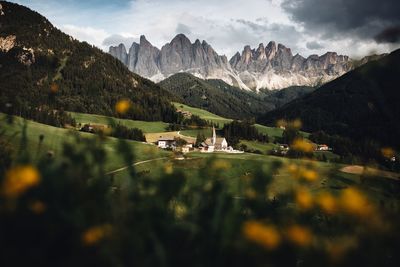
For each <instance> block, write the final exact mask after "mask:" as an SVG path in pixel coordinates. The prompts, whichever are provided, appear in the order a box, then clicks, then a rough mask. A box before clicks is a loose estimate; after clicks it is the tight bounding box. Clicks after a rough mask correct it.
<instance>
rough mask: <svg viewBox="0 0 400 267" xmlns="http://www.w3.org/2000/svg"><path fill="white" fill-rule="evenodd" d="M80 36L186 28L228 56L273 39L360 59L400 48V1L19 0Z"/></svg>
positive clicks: (104, 44)
mask: <svg viewBox="0 0 400 267" xmlns="http://www.w3.org/2000/svg"><path fill="white" fill-rule="evenodd" d="M11 2H15V3H19V4H22V5H25V6H28V7H29V8H31V9H33V10H35V11H38V12H39V13H41V14H42V15H44V16H45V17H46V18H48V19H49V20H50V21H51V22H52V23H53V24H54V25H55V26H56V27H58V28H59V29H61V30H63V31H64V32H66V33H68V34H69V35H71V36H73V37H75V38H76V39H78V40H81V41H86V42H88V43H90V44H93V45H96V46H97V47H99V48H101V49H103V50H104V51H108V48H109V46H110V45H118V44H120V43H124V44H125V46H126V47H127V49H129V47H130V46H131V44H132V42H134V41H136V42H138V40H139V37H140V35H145V36H146V38H147V40H149V41H150V42H151V43H152V44H153V45H155V46H157V47H158V48H161V47H162V46H163V45H164V44H165V43H167V42H170V41H171V40H172V39H173V37H174V36H175V35H176V34H178V33H183V34H185V35H186V36H188V37H189V39H191V41H192V42H194V41H195V40H196V39H200V40H206V41H207V42H208V43H209V44H211V46H212V47H213V48H214V49H215V50H216V51H217V52H218V53H219V54H221V55H222V54H225V55H227V56H228V57H231V56H233V55H234V54H235V53H236V52H237V51H239V52H241V51H242V50H243V47H244V46H245V45H250V46H251V47H253V48H257V47H258V45H259V44H260V43H264V45H266V44H267V43H268V42H269V41H271V40H273V41H276V42H277V43H282V44H284V45H285V46H287V47H289V48H291V49H292V52H293V54H296V53H299V54H301V55H303V56H309V55H311V54H323V53H325V52H327V51H335V52H338V53H339V54H344V55H349V56H351V57H353V58H360V57H363V56H366V55H370V54H374V53H386V52H390V51H393V50H395V49H397V48H400V15H399V14H400V1H399V0H380V1H377V0H113V1H111V0H108V1H107V0H63V1H59V0H11Z"/></svg>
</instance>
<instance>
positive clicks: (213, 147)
mask: <svg viewBox="0 0 400 267" xmlns="http://www.w3.org/2000/svg"><path fill="white" fill-rule="evenodd" d="M231 150H232V147H228V142H227V141H226V139H225V138H224V137H217V134H216V133H215V128H214V127H213V136H212V138H207V139H206V140H205V141H204V142H203V143H201V145H200V151H201V152H207V153H212V152H214V151H224V152H229V151H231Z"/></svg>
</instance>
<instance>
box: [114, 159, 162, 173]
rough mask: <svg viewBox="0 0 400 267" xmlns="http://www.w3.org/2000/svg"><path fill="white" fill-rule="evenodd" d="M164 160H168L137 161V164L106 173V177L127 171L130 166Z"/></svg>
mask: <svg viewBox="0 0 400 267" xmlns="http://www.w3.org/2000/svg"><path fill="white" fill-rule="evenodd" d="M164 159H168V157H163V158H157V159H149V160H143V161H139V162H136V163H133V164H132V165H130V166H125V167H122V168H119V169H116V170H114V171H110V172H107V173H106V175H111V174H115V173H118V172H121V171H124V170H126V169H128V168H129V167H131V166H137V165H140V164H144V163H149V162H153V161H159V160H164Z"/></svg>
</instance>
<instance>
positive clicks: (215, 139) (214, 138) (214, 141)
mask: <svg viewBox="0 0 400 267" xmlns="http://www.w3.org/2000/svg"><path fill="white" fill-rule="evenodd" d="M216 142H217V134H216V133H215V127H214V126H213V136H212V144H213V145H215V143H216Z"/></svg>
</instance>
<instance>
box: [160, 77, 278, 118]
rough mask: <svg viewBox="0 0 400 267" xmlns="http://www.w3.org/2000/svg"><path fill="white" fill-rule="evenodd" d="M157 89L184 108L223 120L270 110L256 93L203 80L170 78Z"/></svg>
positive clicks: (250, 115)
mask: <svg viewBox="0 0 400 267" xmlns="http://www.w3.org/2000/svg"><path fill="white" fill-rule="evenodd" d="M159 85H160V86H161V87H162V88H163V89H165V90H167V91H169V92H170V93H172V94H174V95H176V96H177V97H180V98H182V99H183V101H184V104H186V105H189V106H192V107H197V108H202V109H205V110H208V111H210V112H212V113H215V114H218V115H220V116H223V117H228V118H236V119H244V118H249V117H254V116H255V115H256V114H260V113H264V112H265V111H266V110H271V109H272V108H273V106H272V105H269V104H268V103H265V102H264V101H263V99H262V98H261V97H260V96H259V95H257V94H255V93H252V92H247V91H244V90H241V89H238V88H235V87H233V86H230V85H228V84H226V83H225V82H223V81H220V82H216V81H211V80H202V79H199V78H197V77H195V76H193V75H191V74H188V73H178V74H175V75H172V76H171V77H169V78H167V79H165V80H163V81H162V82H160V83H159Z"/></svg>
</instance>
